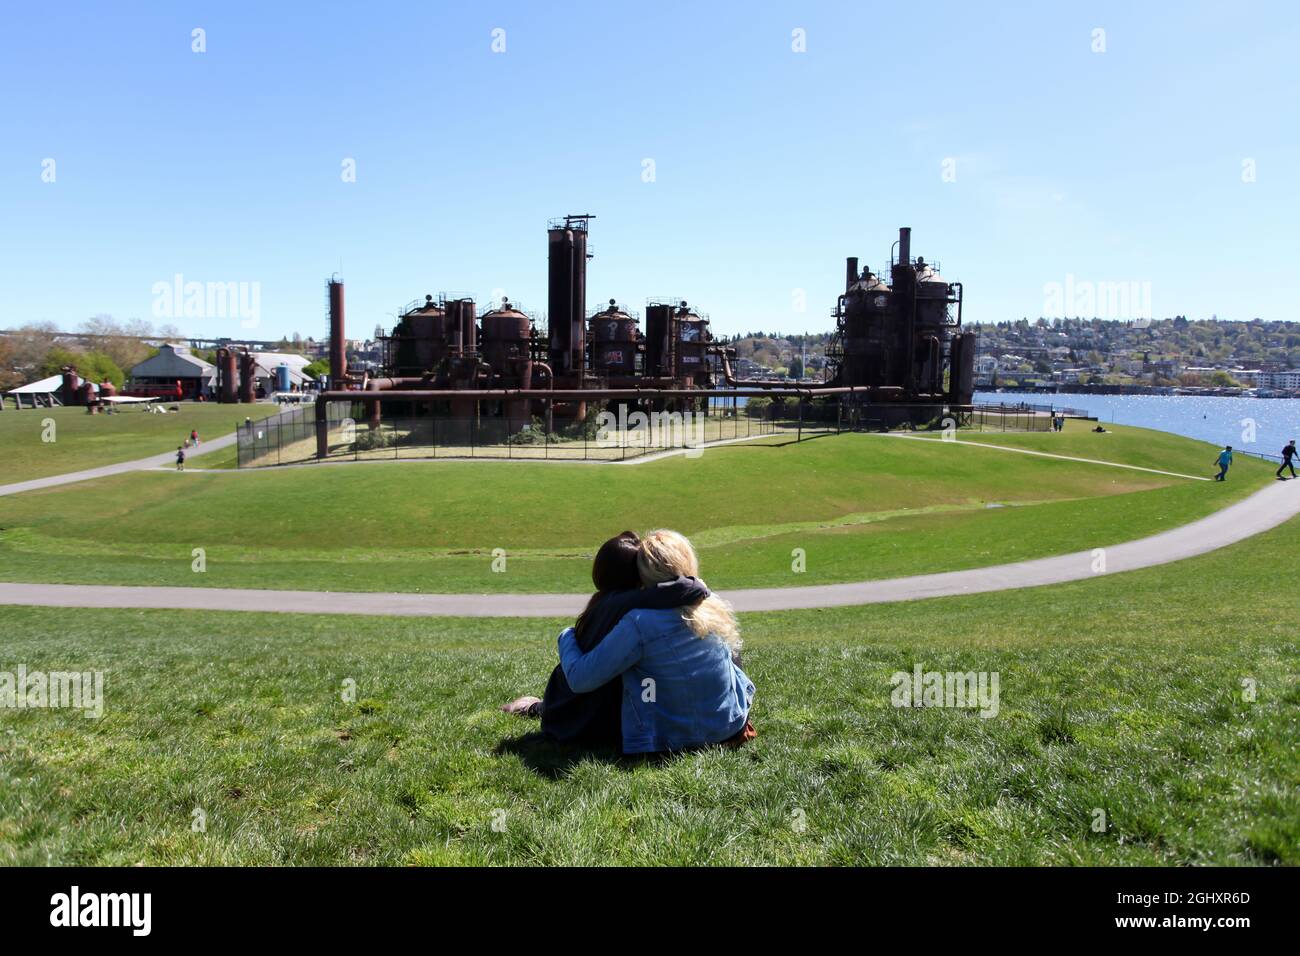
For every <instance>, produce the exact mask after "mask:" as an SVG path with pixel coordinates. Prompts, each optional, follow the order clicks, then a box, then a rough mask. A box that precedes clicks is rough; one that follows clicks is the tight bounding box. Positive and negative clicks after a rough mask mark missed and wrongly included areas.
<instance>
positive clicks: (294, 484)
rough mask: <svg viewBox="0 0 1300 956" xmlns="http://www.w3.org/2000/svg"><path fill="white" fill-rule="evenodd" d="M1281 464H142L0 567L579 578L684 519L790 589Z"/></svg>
mask: <svg viewBox="0 0 1300 956" xmlns="http://www.w3.org/2000/svg"><path fill="white" fill-rule="evenodd" d="M1136 431H1140V430H1136ZM1053 437H1055V438H1062V437H1064V436H1059V435H1058V436H1052V435H1039V436H1035V438H1036V439H1037V440H1038V441H1039V442H1040V443H1042V445H1043V447H1044V448H1046V449H1050V448H1052V447H1053V446H1052V445H1051V442H1050V439H1052V438H1053ZM1098 437H1106V436H1098ZM1137 438H1138V440H1140V443H1141V446H1142V447H1143V448H1144V449H1154V450H1155V453H1158V454H1160V455H1161V456H1162V460H1165V461H1167V462H1169V463H1172V464H1171V470H1178V469H1180V468H1183V467H1187V468H1191V467H1192V463H1193V462H1194V461H1197V460H1200V459H1201V458H1203V457H1205V456H1206V454H1207V453H1208V451H1209V446H1206V445H1204V444H1202V443H1199V442H1193V441H1190V440H1188V439H1184V438H1180V437H1177V436H1174V435H1168V434H1164V433H1160V432H1143V434H1142V435H1141V436H1137ZM1270 477H1271V470H1270V469H1269V467H1268V466H1267V465H1266V464H1265V463H1263V462H1260V461H1255V460H1246V459H1243V460H1242V461H1241V462H1240V463H1239V465H1238V466H1237V469H1236V470H1235V471H1234V473H1233V479H1232V480H1231V481H1229V482H1227V483H1224V484H1215V483H1211V482H1203V481H1191V480H1188V479H1182V478H1175V477H1170V476H1166V475H1157V474H1151V473H1149V472H1142V471H1133V470H1128V469H1122V468H1111V467H1106V466H1103V465H1097V464H1089V463H1084V462H1071V461H1059V460H1055V459H1051V458H1042V457H1037V456H1030V455H1019V454H1015V453H1010V452H1003V451H997V450H992V449H979V448H968V447H957V446H954V445H952V444H951V443H945V442H938V441H935V442H922V441H905V440H901V439H896V438H888V437H884V436H879V435H861V434H859V435H849V434H845V435H840V436H828V437H824V438H817V439H813V440H811V441H806V442H803V443H801V444H791V443H786V444H755V445H736V446H729V447H722V448H715V449H710V450H708V451H706V452H705V454H704V455H703V456H702V457H700V458H699V459H695V460H691V459H686V458H681V457H677V458H668V459H663V460H660V461H655V462H649V463H646V464H642V465H636V466H615V465H593V464H555V463H550V464H546V463H519V462H513V463H506V462H393V463H367V464H356V465H352V464H347V465H322V466H308V467H301V468H286V469H269V470H259V471H253V472H250V471H241V472H238V473H220V472H219V473H215V474H212V473H206V474H185V475H180V474H175V473H164V472H151V473H140V474H131V475H124V476H120V477H115V478H110V479H103V480H99V481H96V482H93V483H89V484H84V485H77V486H68V487H64V488H58V489H50V490H46V491H40V492H30V493H25V494H22V495H16V496H10V497H8V498H4V499H0V580H8V581H54V582H65V583H99V584H135V585H142V584H143V585H149V584H166V585H174V586H197V587H203V586H207V587H255V588H293V589H305V590H355V591H403V592H425V593H430V592H433V593H438V592H462V593H464V592H470V593H492V592H521V593H539V592H555V591H570V592H572V591H581V590H585V589H586V588H587V587H588V583H589V581H590V577H589V575H590V561H591V556H592V554H593V553H594V550H595V548H596V547H597V546H598V545H599V543H600V542H601V541H602V540H604V539H605V538H607V537H609V536H611V535H614V534H617V533H618V532H620V531H622V530H624V529H627V528H631V529H634V530H639V531H644V530H647V529H649V528H654V527H673V528H676V529H678V530H680V531H682V532H684V533H686V534H688V535H690V536H691V537H692V539H693V540H694V541H695V543H696V545H697V546H698V548H699V549H700V552H701V555H702V558H703V560H704V563H705V567H706V568H708V569H709V571H708V579H709V581H710V583H711V584H712V585H713V586H715V587H718V588H722V589H727V588H738V587H750V586H775V587H781V586H796V585H805V584H819V583H832V582H837V581H851V580H864V579H871V578H883V577H892V576H896V575H902V574H915V573H924V572H929V571H944V570H956V569H960V568H968V567H977V566H981V565H985V564H990V563H999V562H1002V561H1014V560H1026V559H1030V558H1034V557H1042V556H1044V555H1049V554H1059V553H1064V552H1069V551H1074V550H1081V549H1090V548H1093V547H1103V546H1106V545H1111V544H1116V543H1119V542H1121V541H1125V540H1131V539H1133V538H1137V537H1141V536H1144V535H1147V534H1152V533H1155V532H1158V531H1161V530H1165V529H1167V528H1169V527H1172V526H1175V525H1179V524H1184V523H1186V522H1188V521H1192V520H1195V519H1196V518H1199V517H1203V516H1204V515H1206V514H1209V513H1210V512H1212V511H1214V510H1216V509H1218V508H1221V507H1223V506H1224V505H1225V504H1227V503H1229V502H1231V501H1234V500H1237V499H1239V498H1240V497H1242V496H1244V495H1245V494H1247V493H1249V492H1250V491H1252V490H1254V489H1255V488H1258V487H1260V486H1261V485H1263V484H1264V483H1266V482H1267V480H1269V478H1270ZM196 548H201V549H203V554H204V558H205V567H206V570H205V571H204V572H202V573H196V572H195V571H194V570H193V567H194V550H195V549H196ZM497 549H501V550H502V551H504V552H505V555H506V564H505V568H506V569H505V571H504V572H500V573H498V572H494V571H493V570H492V568H493V562H494V552H495V551H496V550H497ZM796 549H801V550H802V552H803V554H804V567H805V570H804V571H801V572H796V571H795V570H794V569H795V567H796V565H795V561H794V553H795V550H796ZM498 566H499V565H498Z"/></svg>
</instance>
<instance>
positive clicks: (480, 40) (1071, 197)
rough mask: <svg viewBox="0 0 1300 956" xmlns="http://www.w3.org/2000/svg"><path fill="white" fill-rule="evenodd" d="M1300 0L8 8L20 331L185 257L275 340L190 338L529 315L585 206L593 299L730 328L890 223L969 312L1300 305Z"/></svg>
mask: <svg viewBox="0 0 1300 956" xmlns="http://www.w3.org/2000/svg"><path fill="white" fill-rule="evenodd" d="M114 8H120V9H114ZM1298 10H1300V8H1297V7H1296V5H1295V4H1294V3H1251V2H1245V3H1236V4H1233V5H1231V6H1226V5H1223V4H1220V3H1177V4H1175V3H1172V2H1169V3H1150V2H1142V3H1138V2H1132V0H1130V2H1127V3H1114V4H1111V3H1051V4H1048V3H1038V4H1028V3H1025V4H1020V3H996V4H994V3H987V4H981V5H974V4H960V5H959V4H945V3H930V4H927V5H925V6H924V7H923V8H918V7H916V6H915V5H911V4H902V3H899V4H890V5H884V4H869V5H868V4H862V3H838V2H826V3H788V4H783V3H762V2H749V3H701V2H695V3H675V2H660V3H618V2H612V0H606V2H602V3H586V2H565V3H563V4H542V3H517V4H516V3H497V4H492V3H482V4H480V3H463V4H455V5H452V4H446V3H387V2H381V0H376V2H370V3H363V4H358V3H339V4H330V3H316V4H311V5H307V4H301V5H298V4H272V3H265V2H263V3H247V4H246V3H234V2H223V3H210V4H205V3H162V2H158V3H121V4H112V5H109V4H78V3H57V4H31V3H29V4H23V5H14V6H11V7H10V8H9V9H8V10H7V12H6V15H5V24H4V30H3V33H0V90H2V91H3V92H2V93H0V217H2V219H3V226H2V227H0V263H3V266H2V267H0V270H2V271H0V277H2V281H0V326H4V327H12V326H15V325H19V324H22V323H24V322H28V321H42V320H45V321H53V322H56V323H58V324H59V325H60V326H61V327H64V328H72V327H75V326H76V325H77V324H79V323H80V322H81V321H83V320H84V319H85V318H87V317H89V316H91V315H94V314H97V313H108V314H111V315H113V316H114V317H116V318H118V319H129V318H133V317H140V318H146V319H151V320H154V321H158V320H157V319H156V318H155V316H154V312H153V310H154V307H155V304H156V295H155V284H156V283H159V282H168V283H170V282H171V281H172V279H173V276H174V275H176V274H177V273H179V274H181V275H183V276H184V278H185V280H187V281H197V282H205V283H206V282H246V283H258V284H259V285H258V286H257V288H258V289H259V292H260V316H259V318H260V324H259V326H258V329H257V331H256V332H255V333H254V332H250V331H248V330H247V329H241V328H240V326H241V322H240V321H239V320H238V319H235V318H229V317H227V318H220V317H213V316H209V317H205V318H196V319H192V320H187V319H183V318H182V319H176V320H173V321H174V324H176V325H178V326H180V327H181V329H182V330H183V331H184V332H186V333H187V334H193V335H206V336H216V335H235V336H238V335H256V336H257V337H263V338H276V337H279V336H280V335H282V334H289V333H292V332H294V331H297V332H300V333H302V334H304V335H310V334H315V335H317V336H318V337H320V336H323V335H324V334H325V318H324V307H325V296H324V288H323V283H324V280H325V279H326V278H327V277H328V276H329V275H330V274H331V273H334V272H339V273H340V274H341V275H342V277H343V278H344V279H345V280H346V282H347V296H348V315H349V333H350V334H351V335H354V336H355V335H365V334H368V333H369V332H370V331H371V330H372V329H373V327H374V326H375V325H377V324H382V325H385V326H388V325H391V324H392V322H393V313H394V312H396V311H397V310H398V308H399V307H400V306H401V305H402V304H404V303H405V302H408V301H410V300H412V299H415V298H417V297H422V296H423V295H424V294H425V293H434V294H436V293H438V292H439V291H444V290H446V291H457V292H465V293H468V294H471V295H473V296H475V297H476V298H477V299H479V300H480V301H481V302H482V301H486V300H487V299H488V298H489V296H491V295H492V294H493V292H494V291H496V292H497V294H500V292H501V291H504V292H505V293H506V294H507V295H509V296H511V298H513V299H515V300H516V301H519V302H521V303H522V304H523V305H524V306H525V307H526V308H528V309H530V310H536V311H539V312H540V311H543V310H544V309H545V297H546V290H545V281H546V280H545V275H546V272H545V252H546V238H545V226H546V220H547V219H548V218H550V217H554V216H559V215H563V214H565V213H582V212H590V213H594V214H595V215H596V216H597V219H596V220H595V221H594V222H593V224H592V235H591V242H592V245H593V247H594V249H595V253H596V256H595V258H594V259H593V261H592V263H591V265H590V272H589V280H588V284H589V296H588V306H589V308H594V307H596V306H597V305H598V304H599V303H601V302H603V301H604V300H606V299H608V298H610V297H616V298H618V299H619V301H620V302H624V303H626V304H628V305H630V306H631V307H633V308H636V309H641V308H643V306H644V301H645V299H646V298H647V297H648V296H659V295H674V296H681V297H684V298H686V299H688V300H690V301H691V302H692V303H696V304H698V305H699V306H700V307H701V308H702V309H703V310H704V311H706V312H708V313H709V314H710V315H711V316H712V318H713V323H714V328H715V331H717V332H721V333H735V332H740V331H747V330H751V329H765V330H778V329H779V330H783V331H787V332H801V331H825V330H828V329H829V328H830V327H831V321H830V319H829V311H830V310H831V308H832V307H833V306H834V302H835V296H836V295H837V293H838V292H839V291H840V288H841V285H842V282H843V270H844V264H843V263H844V257H845V256H846V255H858V256H860V257H861V258H862V260H863V262H864V264H870V265H873V266H878V265H881V264H883V263H885V262H886V260H887V257H888V255H889V249H890V245H891V243H892V242H893V241H894V239H895V238H896V233H897V228H898V227H899V226H900V225H909V226H911V227H912V228H913V237H914V238H913V253H914V254H920V255H924V256H925V257H926V258H928V259H932V260H933V259H937V260H939V261H940V263H941V264H942V266H943V272H944V274H945V276H946V277H947V278H948V279H950V280H960V281H962V282H963V283H964V286H965V290H966V296H967V314H966V317H967V318H968V319H969V320H976V321H998V320H1001V319H1016V318H1020V317H1021V316H1030V317H1035V316H1037V315H1039V314H1040V313H1041V312H1042V311H1043V308H1044V302H1045V287H1046V285H1047V284H1048V283H1053V282H1055V283H1064V282H1065V281H1066V280H1067V278H1068V277H1072V281H1074V282H1075V283H1079V282H1093V283H1099V282H1139V283H1149V284H1150V285H1149V289H1150V297H1151V302H1152V311H1153V312H1154V313H1155V315H1156V316H1157V317H1160V316H1165V315H1173V314H1177V313H1183V314H1187V315H1189V316H1192V317H1196V318H1203V317H1209V316H1210V315H1211V314H1217V315H1218V316H1219V317H1220V318H1232V319H1241V318H1247V319H1248V318H1252V317H1255V316H1259V317H1262V318H1265V319H1296V318H1300V316H1298V315H1297V314H1296V308H1295V288H1294V286H1295V277H1296V275H1297V261H1298V260H1300V240H1298V239H1297V235H1296V233H1297V211H1298V207H1300V198H1298V196H1300V190H1298V189H1297V185H1298V177H1300V122H1297V120H1298V119H1300V69H1297V66H1296V61H1297V53H1296V50H1297V44H1298V41H1300V29H1297V24H1298V23H1300V12H1297V11H1298ZM195 28H202V29H203V30H204V31H205V33H206V47H207V49H206V52H203V53H195V52H193V51H192V49H191V47H192V32H191V31H192V30H193V29H195ZM1098 28H1100V29H1102V30H1104V31H1105V35H1104V43H1105V49H1104V52H1094V47H1095V46H1097V39H1096V36H1095V34H1094V31H1095V30H1096V29H1098ZM495 29H501V30H504V31H505V33H504V40H505V51H504V52H499V53H498V52H494V51H493V49H492V45H493V31H494V30H495ZM796 29H798V30H803V31H804V35H805V36H806V52H795V51H794V50H793V49H792V44H793V42H794V41H793V39H792V31H794V30H796ZM498 36H499V35H498ZM46 159H53V160H54V161H55V166H54V171H55V177H54V182H43V181H42V172H43V169H44V167H43V161H44V160H46ZM346 159H352V160H355V163H356V181H355V182H344V181H343V177H342V175H341V173H342V164H343V162H344V160H346ZM647 159H649V160H653V162H654V178H653V181H652V182H647V181H644V180H645V173H644V169H645V166H644V161H645V160H647ZM945 160H951V161H953V162H952V163H949V164H948V165H947V166H946V167H945ZM1247 162H1249V163H1253V168H1254V181H1253V182H1243V169H1244V167H1243V163H1247ZM945 169H947V170H948V171H949V173H951V172H953V171H955V179H953V177H952V176H951V175H949V176H948V177H947V179H948V180H951V181H945V177H944V175H943V174H944V171H945ZM797 290H803V295H804V297H805V300H806V307H805V309H804V310H803V311H799V307H798V306H799V293H798V291H797Z"/></svg>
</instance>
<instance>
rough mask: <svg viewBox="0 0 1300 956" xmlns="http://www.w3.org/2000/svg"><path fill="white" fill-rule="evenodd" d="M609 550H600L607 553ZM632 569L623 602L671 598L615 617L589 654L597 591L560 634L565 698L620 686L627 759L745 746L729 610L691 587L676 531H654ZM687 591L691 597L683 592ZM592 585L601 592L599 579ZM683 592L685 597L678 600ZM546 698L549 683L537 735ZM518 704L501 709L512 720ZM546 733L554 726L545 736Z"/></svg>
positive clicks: (743, 682) (745, 712)
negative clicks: (632, 582) (632, 585)
mask: <svg viewBox="0 0 1300 956" xmlns="http://www.w3.org/2000/svg"><path fill="white" fill-rule="evenodd" d="M628 535H630V532H627V533H625V535H620V538H625V537H626V536H628ZM631 539H635V536H634V535H631V537H630V539H629V540H631ZM617 540H618V539H615V541H617ZM613 544H614V542H606V545H605V547H610V546H611V545H613ZM616 547H618V548H620V549H622V548H625V547H626V545H622V546H616ZM603 550H604V548H602V551H603ZM598 560H599V559H598ZM636 568H637V578H638V583H639V584H640V585H641V587H640V588H639V589H638V590H637V591H634V592H632V593H633V595H636V598H635V599H633V598H631V597H626V598H624V600H628V601H632V600H635V601H637V602H646V601H648V600H651V601H652V600H653V598H652V597H650V596H653V595H658V594H659V592H660V591H661V589H665V588H666V589H669V596H668V597H664V598H662V599H661V600H660V601H659V602H658V603H654V604H653V605H649V606H648V605H647V604H646V603H639V604H632V605H631V609H630V610H627V612H626V613H622V612H620V615H621V620H617V623H613V622H611V628H610V630H609V631H608V633H607V634H605V635H604V637H603V640H601V639H597V641H596V642H594V643H593V644H590V646H589V645H588V641H589V640H590V635H591V634H592V633H595V632H594V631H588V630H587V629H586V627H585V626H584V624H585V621H584V618H586V617H587V615H588V614H589V613H591V612H592V610H593V607H594V608H595V609H596V613H600V608H601V605H602V604H603V603H604V601H605V600H606V599H602V600H601V602H599V603H597V598H600V597H601V595H600V593H599V592H598V593H597V595H596V596H594V597H593V599H592V602H593V603H591V604H589V605H588V610H587V611H585V612H584V617H583V618H579V622H578V626H577V627H575V628H566V629H565V630H564V632H563V633H561V634H560V639H559V653H560V667H559V671H560V672H561V674H562V676H563V678H564V680H565V681H566V683H567V685H568V687H569V688H570V690H571V691H573V692H576V693H577V694H578V695H580V696H581V695H589V694H591V693H593V692H598V691H600V690H601V689H602V688H605V687H607V686H608V685H609V684H610V683H617V684H618V685H619V695H618V702H619V721H618V724H617V725H616V726H619V727H620V734H619V739H620V740H621V742H622V746H623V752H624V753H627V754H645V753H659V752H666V751H678V750H687V749H691V748H695V747H702V746H706V745H708V744H717V743H723V744H728V745H738V744H742V743H744V742H745V741H747V740H751V739H753V737H754V736H756V733H755V731H754V728H753V726H752V725H751V724H750V722H749V710H750V706H751V705H752V703H753V699H754V684H753V682H752V681H750V679H749V678H748V677H747V676H745V672H744V671H742V670H741V669H740V666H739V648H740V633H739V627H738V625H737V623H736V618H735V615H734V614H733V613H732V611H731V608H730V606H728V605H727V604H726V603H725V602H723V601H722V600H721V599H719V598H717V597H715V596H713V595H712V594H710V593H709V592H708V589H707V588H705V587H704V586H703V584H702V582H700V581H699V561H698V559H697V558H696V556H695V551H694V549H693V548H692V547H691V544H690V542H689V541H687V540H686V538H684V537H682V536H681V535H680V534H677V533H676V532H674V531H655V532H652V533H651V534H650V535H648V536H647V537H646V538H645V539H644V540H642V541H640V542H639V545H638V547H637V548H636ZM595 577H596V573H595V570H594V569H593V578H595ZM689 583H693V584H694V585H697V586H698V588H699V590H696V591H690V592H688V591H687V585H688V584H689ZM596 584H597V587H598V588H599V587H601V583H600V581H599V580H597V582H596ZM679 589H680V590H679ZM690 594H693V595H694V597H693V599H691V600H681V598H684V597H688V596H689V595H690ZM673 598H676V599H677V600H675V601H674V600H672V599H673ZM597 623H599V622H597ZM552 682H553V683H554V682H555V675H552ZM551 698H552V686H550V685H548V687H547V696H546V698H544V699H543V701H542V703H541V706H540V710H541V714H540V716H541V718H542V728H543V731H544V732H546V731H547V729H548V723H550V720H549V719H548V711H549V709H550V701H551ZM611 698H612V695H611ZM524 700H527V698H521V700H520V701H515V702H514V703H512V704H509V705H507V707H506V708H505V709H507V710H513V711H514V712H519V711H518V705H519V704H520V703H521V702H522V701H524ZM559 713H561V714H562V711H561V712H559ZM609 723H612V721H610V722H609ZM606 727H608V724H606ZM554 735H555V729H554V727H553V726H552V728H551V732H550V733H549V734H548V736H554Z"/></svg>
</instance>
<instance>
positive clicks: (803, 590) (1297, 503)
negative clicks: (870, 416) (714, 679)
mask: <svg viewBox="0 0 1300 956" xmlns="http://www.w3.org/2000/svg"><path fill="white" fill-rule="evenodd" d="M1297 514H1300V482H1295V481H1285V482H1281V481H1279V482H1276V483H1275V484H1273V485H1270V486H1268V487H1266V488H1264V489H1263V490H1261V491H1258V492H1256V493H1255V494H1253V495H1251V496H1250V497H1249V498H1246V499H1244V500H1242V501H1239V502H1237V503H1236V504H1233V505H1229V506H1228V507H1227V508H1224V509H1223V510H1221V511H1217V512H1215V513H1214V514H1212V515H1210V516H1208V517H1206V518H1202V519H1200V520H1199V521H1194V522H1192V523H1191V524H1187V525H1183V526H1182V527H1179V528H1174V529H1173V530H1171V531H1165V532H1162V533H1160V534H1157V535H1152V536H1151V537H1149V538H1141V539H1139V540H1137V541H1129V542H1126V543H1124V544H1117V545H1114V546H1112V547H1107V548H1104V549H1099V550H1100V551H1101V555H1100V558H1101V559H1104V562H1105V564H1104V570H1098V562H1099V556H1098V554H1097V553H1096V552H1093V551H1079V552H1075V553H1074V554H1064V555H1058V556H1056V557H1051V558H1039V559H1036V560H1033V561H1020V562H1016V563H1014V564H999V565H994V566H992V567H986V568H972V569H970V570H967V571H948V572H944V573H942V574H921V575H916V576H913V577H906V578H893V579H890V580H884V581H863V582H859V583H853V584H827V585H819V586H814V587H794V588H757V589H753V590H743V591H728V592H725V593H724V594H723V597H725V598H726V599H727V600H729V601H731V603H732V604H733V605H735V607H736V610H738V611H783V610H795V609H802V608H821V607H842V606H845V605H855V604H879V603H885V602H890V601H914V600H918V599H921V598H932V597H946V596H952V595H959V594H980V593H983V592H988V591H1005V590H1011V589H1014V588H1025V587H1036V586H1039V585H1044V584H1060V583H1062V582H1065V581H1077V580H1081V579H1084V578H1090V577H1095V576H1097V575H1098V574H1099V573H1104V574H1116V573H1118V572H1121V571H1133V570H1136V569H1138V568H1147V567H1153V566H1155V565H1159V564H1167V563H1169V562H1171V561H1181V560H1183V559H1184V558H1190V557H1195V556H1196V555H1198V554H1205V553H1206V552H1208V551H1215V550H1218V549H1219V548H1223V547H1226V546H1228V545H1230V544H1235V543H1236V542H1238V541H1242V540H1244V539H1246V538H1249V537H1251V536H1252V535H1256V534H1260V533H1261V532H1264V531H1268V530H1269V529H1270V528H1274V527H1276V526H1278V525H1280V524H1282V523H1283V522H1284V521H1286V520H1287V519H1289V518H1291V517H1294V516H1295V515H1297ZM586 600H587V595H586V594H383V593H358V592H338V591H271V590H251V589H248V590H243V589H239V590H237V589H231V588H172V587H108V586H96V585H80V584H0V605H4V604H11V605H27V606H40V607H101V608H103V607H107V608H174V609H184V610H212V611H269V612H280V613H290V614H362V615H380V616H383V615H397V616H403V617H412V616H414V617H572V616H574V615H575V614H577V613H578V612H579V611H580V610H581V609H582V607H583V605H584V603H585V602H586Z"/></svg>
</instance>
